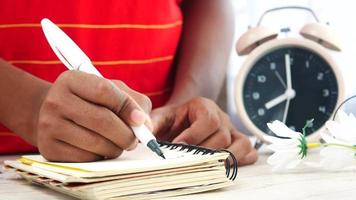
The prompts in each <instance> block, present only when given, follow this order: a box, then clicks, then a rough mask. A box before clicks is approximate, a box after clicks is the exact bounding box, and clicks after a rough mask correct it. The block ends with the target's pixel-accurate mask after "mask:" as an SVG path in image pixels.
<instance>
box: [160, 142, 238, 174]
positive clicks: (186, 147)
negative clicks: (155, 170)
mask: <svg viewBox="0 0 356 200" xmlns="http://www.w3.org/2000/svg"><path fill="white" fill-rule="evenodd" d="M158 144H159V145H160V146H161V147H163V148H169V149H170V150H178V151H186V152H193V154H201V155H206V154H214V153H219V152H226V153H229V157H228V158H226V160H225V169H226V177H228V178H229V179H230V180H232V181H233V180H235V179H236V177H237V172H238V163H237V159H236V157H235V156H234V154H232V153H231V152H230V151H228V150H226V149H210V148H206V147H201V146H198V145H191V144H180V143H179V144H178V143H170V142H165V141H158ZM229 158H230V159H231V162H232V163H231V162H230V159H229ZM230 168H232V171H231V169H230Z"/></svg>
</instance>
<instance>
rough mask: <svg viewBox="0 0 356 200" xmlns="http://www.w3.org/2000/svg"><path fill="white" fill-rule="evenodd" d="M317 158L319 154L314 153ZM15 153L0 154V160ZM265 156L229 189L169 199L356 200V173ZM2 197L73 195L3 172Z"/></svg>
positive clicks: (63, 198) (63, 199)
mask: <svg viewBox="0 0 356 200" xmlns="http://www.w3.org/2000/svg"><path fill="white" fill-rule="evenodd" d="M311 156H314V157H317V156H318V155H317V154H315V155H311ZM15 158H16V156H0V161H1V163H2V161H3V160H8V159H15ZM266 158H267V156H266V155H260V159H259V161H258V162H257V163H256V164H255V165H252V166H247V167H241V168H240V169H239V175H238V178H237V179H236V184H235V185H234V186H232V187H230V188H227V189H223V190H218V191H213V192H207V193H202V194H195V195H187V196H180V197H175V198H169V199H177V200H178V199H187V200H188V199H214V200H216V199H239V200H241V199H248V200H254V199H256V200H257V199H258V200H268V199H273V200H274V199H288V200H294V199H303V200H306V199H320V200H329V199H337V200H340V199H342V200H348V199H350V200H351V199H356V172H319V171H315V170H310V169H305V170H304V172H300V171H299V172H294V173H283V174H277V173H273V172H272V171H271V167H270V166H269V165H267V164H266ZM0 199H1V200H12V199H14V200H15V199H16V200H18V199H36V200H42V199H43V200H45V199H46V200H47V199H61V200H73V198H70V197H67V196H64V195H62V194H60V193H56V192H54V191H51V190H49V189H47V188H42V187H40V186H35V185H32V184H29V183H27V182H26V181H24V180H22V179H20V178H19V177H17V176H16V175H13V174H9V173H1V174H0Z"/></svg>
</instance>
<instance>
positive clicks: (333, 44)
mask: <svg viewBox="0 0 356 200" xmlns="http://www.w3.org/2000/svg"><path fill="white" fill-rule="evenodd" d="M300 34H301V35H302V36H303V37H305V38H307V39H310V40H313V41H314V42H317V43H319V44H320V45H322V46H324V47H325V48H328V49H331V50H335V51H341V48H340V46H341V45H340V41H339V40H338V37H337V36H336V33H335V31H334V30H333V29H331V28H330V27H329V26H327V25H322V24H320V23H310V24H306V25H305V26H304V27H303V28H302V30H301V31H300Z"/></svg>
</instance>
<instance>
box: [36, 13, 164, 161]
mask: <svg viewBox="0 0 356 200" xmlns="http://www.w3.org/2000/svg"><path fill="white" fill-rule="evenodd" d="M41 26H42V30H43V32H44V34H45V36H46V38H47V41H48V43H49V45H50V46H51V48H52V50H53V51H54V53H55V54H56V55H57V57H58V58H59V59H60V60H61V61H62V63H63V64H64V65H65V66H66V67H67V68H68V69H70V70H79V71H82V72H86V73H89V74H94V75H97V76H99V77H103V76H102V75H101V74H100V72H99V71H98V70H97V69H96V68H95V67H94V66H93V64H92V63H91V61H90V59H89V57H88V56H87V55H85V53H84V52H83V51H82V50H81V49H80V48H79V47H78V45H77V44H75V42H74V41H73V40H72V39H71V38H70V37H69V36H68V35H67V34H65V33H64V32H63V31H62V30H61V29H60V28H59V27H58V26H56V25H55V24H54V23H52V22H51V21H50V20H49V19H46V18H45V19H42V21H41ZM131 128H132V130H133V132H134V134H135V136H136V137H137V139H138V140H140V142H141V143H143V144H145V145H146V146H147V147H148V148H149V149H151V150H152V151H153V152H155V153H156V154H157V155H159V156H161V157H162V158H164V159H165V157H164V155H163V152H162V150H161V149H160V147H159V144H158V143H157V140H156V138H155V137H154V135H153V134H152V132H151V131H150V130H149V129H148V128H147V127H146V126H145V125H141V126H137V127H135V126H132V127H131Z"/></svg>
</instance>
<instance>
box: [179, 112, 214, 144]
mask: <svg viewBox="0 0 356 200" xmlns="http://www.w3.org/2000/svg"><path fill="white" fill-rule="evenodd" d="M194 118H196V120H195V121H193V122H192V124H191V126H190V127H189V128H187V129H185V130H184V131H183V132H182V133H181V134H180V135H178V136H177V137H176V138H175V139H174V140H173V142H182V143H187V144H200V143H201V142H203V141H204V140H205V139H207V138H208V137H209V136H210V135H212V134H213V133H214V132H216V131H217V130H218V129H219V127H220V125H221V121H220V118H219V115H218V113H217V112H214V111H209V110H205V109H202V110H197V111H196V117H194Z"/></svg>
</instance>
